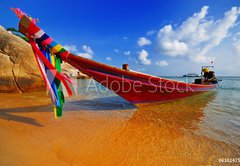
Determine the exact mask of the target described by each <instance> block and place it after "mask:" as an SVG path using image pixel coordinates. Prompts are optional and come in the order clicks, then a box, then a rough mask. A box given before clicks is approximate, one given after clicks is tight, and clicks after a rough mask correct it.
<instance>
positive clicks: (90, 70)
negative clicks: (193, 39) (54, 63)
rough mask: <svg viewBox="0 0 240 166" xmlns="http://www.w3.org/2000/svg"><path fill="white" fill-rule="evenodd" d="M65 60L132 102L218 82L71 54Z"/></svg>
mask: <svg viewBox="0 0 240 166" xmlns="http://www.w3.org/2000/svg"><path fill="white" fill-rule="evenodd" d="M63 59H65V61H66V62H68V63H69V64H71V65H72V66H74V67H76V68H77V69H79V70H80V71H81V72H82V73H85V74H87V75H88V76H90V77H92V78H93V79H94V80H96V81H97V82H99V83H100V84H102V85H103V86H105V87H107V88H108V89H110V90H111V91H113V92H115V93H116V94H117V95H119V96H121V97H122V98H124V99H125V100H127V101H129V102H131V103H149V102H164V101H169V100H176V99H180V98H185V97H189V96H192V95H196V94H200V93H203V92H206V91H209V90H212V89H214V88H216V87H217V86H218V84H210V85H203V84H190V83H185V82H179V81H174V80H169V79H165V78H161V77H156V76H151V75H147V74H143V73H138V72H134V71H128V70H123V69H120V68H116V67H112V66H109V65H105V64H102V63H99V62H96V61H93V60H89V59H86V58H82V57H79V56H75V55H73V54H69V55H68V56H67V57H63Z"/></svg>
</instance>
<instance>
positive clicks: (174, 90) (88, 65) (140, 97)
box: [19, 16, 218, 103]
mask: <svg viewBox="0 0 240 166" xmlns="http://www.w3.org/2000/svg"><path fill="white" fill-rule="evenodd" d="M29 25H30V26H29ZM27 26H28V27H27ZM19 29H20V31H21V32H22V33H23V34H24V35H27V36H28V37H30V38H33V39H34V41H35V42H36V43H37V44H39V45H40V46H41V47H44V48H49V49H50V50H51V51H52V52H53V53H54V54H55V55H57V56H58V57H60V58H61V60H63V61H65V62H67V63H69V64H71V65H72V66H73V67H75V68H77V69H78V70H80V71H81V72H82V73H84V74H86V75H88V76H90V77H92V78H93V79H94V80H96V81H97V82H99V83H100V84H102V85H103V86H105V87H107V88H108V89H110V90H111V91H113V92H115V93H116V94H117V95H119V96H121V97H122V98H124V99H126V100H127V101H129V102H131V103H149V102H164V101H169V100H176V99H180V98H184V97H189V96H193V95H196V94H200V93H203V92H206V91H209V90H213V89H214V88H216V87H217V86H218V84H217V83H216V82H215V83H212V82H204V83H202V81H201V80H200V81H198V83H185V82H179V81H175V80H170V79H166V78H162V77H157V76H152V75H149V74H144V73H140V72H136V71H132V70H129V69H128V65H123V69H121V68H117V67H113V66H109V65H106V64H103V63H100V62H96V61H94V60H90V59H86V58H83V57H80V56H77V55H74V54H72V53H70V52H68V51H66V50H65V49H64V48H63V47H62V46H61V45H59V44H57V43H56V42H54V41H53V39H52V38H50V37H49V36H48V35H47V34H45V33H44V32H43V31H42V30H41V29H40V28H39V27H37V26H36V24H33V23H32V21H31V20H29V18H28V17H26V16H24V17H23V18H22V19H21V21H20V23H19ZM49 41H51V43H50V42H49ZM176 70H177V68H176ZM187 76H199V75H197V74H194V73H189V74H188V75H187Z"/></svg>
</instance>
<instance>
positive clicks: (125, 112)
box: [0, 77, 240, 166]
mask: <svg viewBox="0 0 240 166" xmlns="http://www.w3.org/2000/svg"><path fill="white" fill-rule="evenodd" d="M173 79H176V80H180V81H189V82H191V81H192V80H184V79H183V78H173ZM219 79H222V81H221V82H220V86H219V87H218V88H217V89H216V90H214V91H211V92H207V93H204V94H201V95H197V96H194V97H189V98H185V99H181V100H176V101H171V102H166V103H155V104H145V105H139V106H134V105H132V104H131V103H128V102H127V101H125V100H124V99H122V98H121V97H119V96H117V95H116V94H114V93H113V92H111V91H108V90H107V89H106V88H104V87H102V86H101V85H99V84H97V83H95V82H92V81H91V80H78V82H77V84H78V88H77V89H76V90H77V96H73V97H69V98H66V104H65V106H64V113H63V117H62V118H60V119H55V118H54V115H53V111H52V106H51V104H49V102H50V100H49V97H48V96H46V94H45V93H40V94H38V93H37V94H21V95H17V94H0V101H1V102H0V135H1V137H0V154H1V155H0V165H43V164H46V163H48V164H49V165H124V166H125V165H131V166H132V165H136V166H139V165H156V166H158V165H239V164H240V160H239V158H240V77H223V78H219ZM99 89H101V90H99ZM32 149H34V151H33V150H32ZM13 159H14V160H13ZM237 159H238V160H237Z"/></svg>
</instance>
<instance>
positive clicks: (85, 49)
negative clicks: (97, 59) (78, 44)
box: [82, 45, 94, 55]
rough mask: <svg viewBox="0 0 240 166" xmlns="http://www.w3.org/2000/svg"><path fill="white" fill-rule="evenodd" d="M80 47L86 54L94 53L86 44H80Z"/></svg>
mask: <svg viewBox="0 0 240 166" xmlns="http://www.w3.org/2000/svg"><path fill="white" fill-rule="evenodd" d="M82 49H83V50H84V51H86V52H87V53H88V54H91V55H93V54H94V53H93V50H92V49H91V48H90V47H89V46H87V45H83V46H82Z"/></svg>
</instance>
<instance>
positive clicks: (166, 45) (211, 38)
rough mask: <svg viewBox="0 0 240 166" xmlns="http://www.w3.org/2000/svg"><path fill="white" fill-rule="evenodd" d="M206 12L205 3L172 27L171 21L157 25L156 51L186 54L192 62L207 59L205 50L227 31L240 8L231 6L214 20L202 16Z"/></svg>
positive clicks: (226, 34)
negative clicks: (159, 27)
mask: <svg viewBox="0 0 240 166" xmlns="http://www.w3.org/2000/svg"><path fill="white" fill-rule="evenodd" d="M207 13H208V6H204V7H202V9H201V11H200V12H199V13H195V14H193V16H191V17H189V18H188V19H186V20H185V21H184V22H182V24H181V25H180V26H179V27H177V28H176V29H173V27H172V25H167V26H164V27H163V28H162V29H160V30H159V32H158V35H157V47H158V49H159V50H160V52H161V53H162V54H165V55H168V56H186V57H188V58H190V59H191V60H192V61H195V62H204V63H206V62H208V59H209V57H208V56H207V53H208V52H209V51H210V50H211V49H212V48H214V47H216V46H218V45H219V44H220V43H221V42H222V40H223V39H224V38H226V37H227V36H228V35H229V34H228V33H229V29H230V28H232V27H233V26H234V24H235V22H236V20H237V17H238V15H239V14H240V9H239V8H237V7H232V9H231V10H229V11H227V12H225V14H224V17H223V18H222V19H218V20H214V19H213V18H211V19H208V18H206V15H207Z"/></svg>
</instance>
